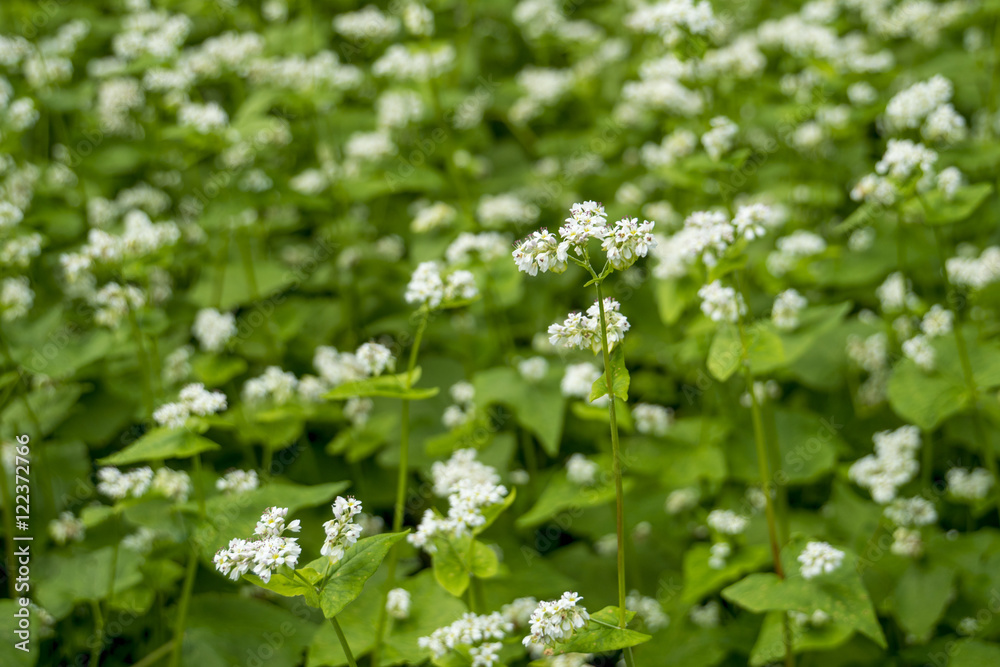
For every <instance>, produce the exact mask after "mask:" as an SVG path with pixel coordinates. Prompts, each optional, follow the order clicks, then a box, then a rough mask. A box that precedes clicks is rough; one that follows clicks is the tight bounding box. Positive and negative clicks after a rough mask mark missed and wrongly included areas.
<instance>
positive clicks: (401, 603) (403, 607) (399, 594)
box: [385, 588, 410, 621]
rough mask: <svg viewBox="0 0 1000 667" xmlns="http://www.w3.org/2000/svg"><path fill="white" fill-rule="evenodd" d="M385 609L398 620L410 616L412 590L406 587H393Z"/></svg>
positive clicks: (387, 596)
mask: <svg viewBox="0 0 1000 667" xmlns="http://www.w3.org/2000/svg"><path fill="white" fill-rule="evenodd" d="M385 610H386V612H387V613H388V614H389V616H391V617H393V618H395V619H396V620H400V621H402V620H405V619H407V618H409V617H410V592H409V591H408V590H406V589H405V588H393V589H392V590H391V591H389V594H388V595H386V598H385Z"/></svg>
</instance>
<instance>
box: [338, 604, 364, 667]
mask: <svg viewBox="0 0 1000 667" xmlns="http://www.w3.org/2000/svg"><path fill="white" fill-rule="evenodd" d="M330 624H331V625H332V626H333V629H334V630H335V631H336V632H337V639H339V640H340V647H341V648H343V649H344V655H345V656H347V664H348V665H350V666H351V667H358V663H357V662H355V661H354V654H353V653H351V647H350V646H349V645H348V644H347V637H346V636H345V635H344V631H343V630H342V629H341V627H340V623H338V622H337V619H336V617H333V616H331V617H330ZM372 664H373V665H374V664H375V663H372Z"/></svg>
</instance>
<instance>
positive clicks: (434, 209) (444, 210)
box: [410, 201, 458, 234]
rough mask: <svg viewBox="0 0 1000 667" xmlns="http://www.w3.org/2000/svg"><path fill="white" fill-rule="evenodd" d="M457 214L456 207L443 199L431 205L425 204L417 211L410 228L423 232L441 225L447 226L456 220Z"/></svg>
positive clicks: (419, 232)
mask: <svg viewBox="0 0 1000 667" xmlns="http://www.w3.org/2000/svg"><path fill="white" fill-rule="evenodd" d="M457 215H458V212H457V211H456V210H455V208H454V207H452V206H449V205H448V204H446V203H444V202H442V201H439V202H435V203H433V204H431V205H429V206H423V207H422V208H420V209H419V210H418V211H417V213H416V215H415V216H414V217H413V221H412V222H411V223H410V229H411V230H412V231H414V232H416V233H418V234H421V233H424V232H429V231H431V230H434V229H439V228H441V227H447V226H449V225H451V224H452V223H453V222H454V221H455V217H456V216H457Z"/></svg>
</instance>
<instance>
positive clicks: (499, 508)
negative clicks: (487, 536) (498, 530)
mask: <svg viewBox="0 0 1000 667" xmlns="http://www.w3.org/2000/svg"><path fill="white" fill-rule="evenodd" d="M516 497H517V488H511V490H510V492H509V493H508V494H507V497H506V498H504V499H503V502H502V503H496V504H494V505H487V506H486V507H484V508H483V509H482V512H481V513H482V515H483V519H485V521H484V522H483V523H482V524H480V525H478V526H476V527H475V528H473V529H472V534H473V535H479V534H480V533H482V532H483V531H485V530H486V529H487V528H489V527H490V526H492V525H493V522H494V521H496V520H497V517H499V516H500V515H501V514H502V513H503V511H504V510H506V509H507V508H508V507H510V506H511V505H513V504H514V499H515V498H516Z"/></svg>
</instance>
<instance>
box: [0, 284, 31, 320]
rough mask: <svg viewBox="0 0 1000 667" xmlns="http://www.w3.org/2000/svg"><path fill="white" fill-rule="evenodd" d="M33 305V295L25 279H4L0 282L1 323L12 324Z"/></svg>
mask: <svg viewBox="0 0 1000 667" xmlns="http://www.w3.org/2000/svg"><path fill="white" fill-rule="evenodd" d="M34 303H35V293H34V291H32V289H31V283H30V282H29V281H28V279H27V278H26V277H24V276H17V277H14V278H4V279H3V282H0V314H2V315H0V317H2V318H3V321H5V322H13V321H14V320H16V319H20V318H22V317H24V316H25V315H27V314H28V311H29V310H31V306H32V304H34Z"/></svg>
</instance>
